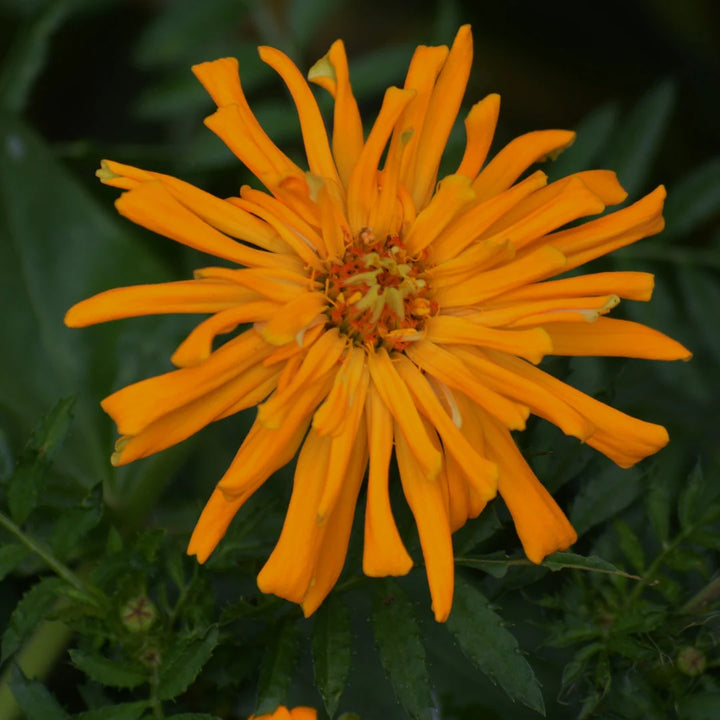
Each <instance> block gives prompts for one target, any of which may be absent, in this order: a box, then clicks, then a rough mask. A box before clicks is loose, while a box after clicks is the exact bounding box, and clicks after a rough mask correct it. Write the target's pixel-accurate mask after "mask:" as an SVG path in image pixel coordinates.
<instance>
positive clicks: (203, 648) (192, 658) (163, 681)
mask: <svg viewBox="0 0 720 720" xmlns="http://www.w3.org/2000/svg"><path fill="white" fill-rule="evenodd" d="M217 643H218V629H217V627H215V626H212V627H211V628H209V629H208V630H207V632H206V633H205V634H204V635H200V636H192V637H189V638H183V639H180V640H179V641H178V642H177V643H176V644H175V646H174V647H173V648H171V650H170V651H169V652H168V653H166V655H165V656H164V657H163V658H162V665H161V666H160V672H159V678H158V685H157V697H158V699H160V700H172V699H173V698H174V697H177V696H178V695H180V694H181V693H183V692H185V690H187V688H188V687H189V686H190V683H192V682H193V680H195V678H196V677H197V676H198V674H199V673H200V670H202V668H203V666H204V665H205V663H206V662H207V661H208V660H209V659H210V657H211V656H212V654H213V650H214V649H215V646H216V645H217Z"/></svg>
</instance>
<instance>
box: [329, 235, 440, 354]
mask: <svg viewBox="0 0 720 720" xmlns="http://www.w3.org/2000/svg"><path fill="white" fill-rule="evenodd" d="M426 260H427V253H426V252H425V251H422V252H420V253H419V254H418V255H417V256H412V257H411V256H410V255H409V254H408V251H407V249H406V248H405V245H404V243H403V241H402V238H401V237H400V236H399V235H387V236H386V237H385V239H384V240H382V239H378V238H377V237H376V236H375V233H374V232H373V230H372V228H368V227H366V228H363V229H362V230H361V231H360V232H359V233H358V236H357V237H356V238H354V239H353V241H352V242H351V243H350V244H349V245H348V247H347V248H346V250H345V255H344V256H343V258H342V260H341V261H340V262H339V263H337V262H336V263H332V264H330V265H329V266H328V270H327V274H325V275H322V276H321V277H320V278H319V279H320V281H321V282H322V283H323V285H324V287H325V295H326V296H327V298H328V300H329V303H330V306H329V308H328V310H327V313H328V316H329V318H330V322H331V323H332V324H333V325H335V326H336V327H338V328H339V329H340V331H341V332H342V333H343V334H345V335H346V336H347V337H349V338H350V339H351V340H352V341H353V343H354V344H356V345H359V346H372V347H375V348H378V347H385V348H386V349H388V350H403V349H404V348H406V347H407V346H408V344H409V343H410V342H412V341H413V340H419V339H420V338H421V337H422V335H423V333H422V330H423V325H424V322H425V318H427V317H429V316H430V315H434V314H435V313H437V310H438V304H437V302H435V301H434V300H432V297H431V288H430V286H429V284H428V280H427V278H426V276H425V271H426V267H427V266H426Z"/></svg>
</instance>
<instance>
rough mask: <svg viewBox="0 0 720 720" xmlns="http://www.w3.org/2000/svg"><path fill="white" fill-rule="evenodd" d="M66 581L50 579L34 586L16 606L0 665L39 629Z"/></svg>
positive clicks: (6, 635)
mask: <svg viewBox="0 0 720 720" xmlns="http://www.w3.org/2000/svg"><path fill="white" fill-rule="evenodd" d="M64 585H65V581H64V580H61V579H60V578H56V577H48V578H44V579H42V580H40V582H38V583H36V584H35V585H33V586H32V587H31V588H30V589H29V590H28V591H27V592H26V593H25V594H24V595H23V596H22V598H21V599H20V602H19V603H18V604H17V605H16V606H15V610H13V613H12V615H11V616H10V622H9V623H8V626H7V629H6V630H5V633H4V635H3V638H2V657H1V658H0V664H2V663H4V662H5V661H6V660H7V659H8V658H9V657H10V656H11V655H13V654H14V653H15V652H17V651H18V650H19V649H20V646H21V645H22V644H23V642H24V641H25V640H26V639H27V638H28V637H30V635H32V633H33V632H34V631H35V630H36V629H37V626H38V624H39V623H40V621H41V620H43V619H44V618H45V616H46V615H47V614H48V613H49V612H50V610H52V608H53V606H54V605H55V603H56V602H57V599H58V593H59V592H60V590H61V588H62V587H63V586H64Z"/></svg>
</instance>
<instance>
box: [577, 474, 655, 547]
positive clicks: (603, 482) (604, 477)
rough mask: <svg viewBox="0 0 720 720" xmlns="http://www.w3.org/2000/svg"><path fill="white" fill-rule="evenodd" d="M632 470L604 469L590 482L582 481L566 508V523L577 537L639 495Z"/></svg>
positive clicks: (588, 480) (640, 490) (640, 487)
mask: <svg viewBox="0 0 720 720" xmlns="http://www.w3.org/2000/svg"><path fill="white" fill-rule="evenodd" d="M639 477H640V473H639V472H638V471H637V470H635V469H632V468H630V469H628V470H625V469H621V468H615V467H610V466H608V467H607V468H606V469H605V470H603V471H601V472H600V473H598V474H597V476H595V477H592V478H586V482H584V483H583V485H582V487H581V488H580V490H579V492H578V494H577V495H576V497H575V501H574V502H573V504H572V506H571V508H570V513H569V514H570V522H571V523H572V525H573V527H574V528H575V530H577V533H578V535H581V536H582V535H583V534H584V533H586V532H587V531H588V530H590V528H593V527H595V526H596V525H599V524H600V523H603V522H605V521H606V520H608V519H610V518H612V517H614V516H615V515H617V514H618V513H619V512H620V511H621V510H624V509H625V508H626V507H627V506H628V505H630V503H632V502H633V501H634V500H635V499H636V498H637V497H638V496H639V495H640V493H641V492H642V490H643V486H642V483H640V482H638V480H639Z"/></svg>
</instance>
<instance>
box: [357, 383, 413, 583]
mask: <svg viewBox="0 0 720 720" xmlns="http://www.w3.org/2000/svg"><path fill="white" fill-rule="evenodd" d="M367 414H368V445H369V450H370V452H369V454H370V469H369V471H368V489H367V508H366V510H365V545H364V548H363V572H364V573H365V574H366V575H369V576H371V577H384V576H386V575H395V576H397V575H406V574H407V573H409V572H410V569H411V568H412V565H413V561H412V558H411V557H410V555H408V552H407V550H406V549H405V545H404V544H403V541H402V539H401V538H400V533H399V532H398V529H397V525H396V524H395V519H394V518H393V514H392V508H391V507H390V496H389V494H388V469H389V466H390V457H391V455H392V448H393V419H392V414H391V413H390V411H389V410H388V408H387V406H386V405H385V403H383V401H382V400H381V399H380V396H379V394H378V393H377V391H376V390H375V389H374V388H371V389H370V391H369V393H368V398H367Z"/></svg>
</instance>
